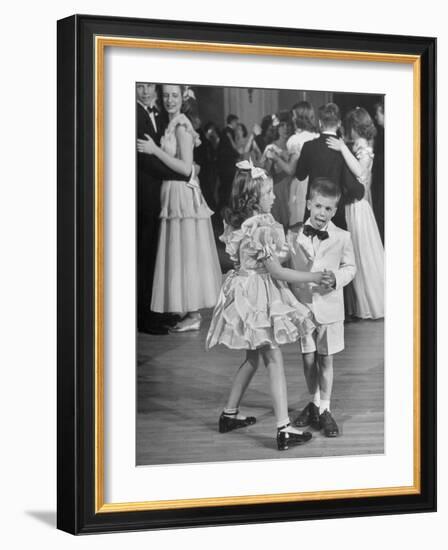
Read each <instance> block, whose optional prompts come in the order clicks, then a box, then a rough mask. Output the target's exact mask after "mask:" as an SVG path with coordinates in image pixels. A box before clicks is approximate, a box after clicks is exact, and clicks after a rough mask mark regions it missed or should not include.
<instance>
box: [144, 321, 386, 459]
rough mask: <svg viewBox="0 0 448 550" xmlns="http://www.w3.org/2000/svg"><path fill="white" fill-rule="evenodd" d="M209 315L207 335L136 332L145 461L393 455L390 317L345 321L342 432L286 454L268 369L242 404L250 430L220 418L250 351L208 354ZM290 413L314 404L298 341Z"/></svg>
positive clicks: (338, 406)
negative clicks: (387, 385) (279, 440)
mask: <svg viewBox="0 0 448 550" xmlns="http://www.w3.org/2000/svg"><path fill="white" fill-rule="evenodd" d="M209 316H210V313H208V315H205V316H204V322H203V325H202V328H201V330H200V331H199V332H190V333H184V334H172V335H166V336H152V335H147V334H139V335H138V338H137V355H138V363H137V422H136V426H137V434H136V464H137V465H153V464H181V463H199V462H222V461H228V460H238V461H239V460H251V459H252V460H262V459H263V460H264V459H274V458H287V457H294V458H299V457H322V456H344V455H366V454H382V453H383V452H384V322H383V321H382V320H380V321H358V322H351V323H346V325H345V344H346V346H345V350H344V351H343V352H341V353H339V354H337V355H336V356H335V362H334V370H335V378H334V387H333V398H332V403H331V408H332V412H333V414H334V416H335V418H336V420H337V422H338V424H339V428H340V430H341V436H340V437H338V438H331V439H330V438H325V437H324V436H323V435H322V434H320V433H319V432H313V438H312V440H311V441H310V442H309V443H307V444H305V445H303V446H300V447H295V448H291V449H290V450H288V451H285V452H279V451H278V450H277V447H276V441H275V435H276V427H275V418H274V415H273V411H272V406H271V400H270V395H269V386H268V376H267V372H266V371H265V369H264V368H262V367H260V368H259V370H258V372H257V373H256V374H255V376H254V379H253V381H252V384H251V386H249V388H248V390H247V392H246V395H245V396H244V398H243V401H242V404H241V412H242V413H244V414H247V415H251V416H256V417H257V423H256V424H255V425H253V426H250V427H248V428H243V429H240V430H235V431H232V432H229V433H227V434H220V433H218V430H217V423H218V417H219V414H220V412H221V410H222V408H223V406H224V404H225V402H226V398H227V394H228V392H229V389H230V386H231V382H232V378H233V375H234V374H235V372H236V370H237V368H238V365H239V364H240V363H241V362H242V360H243V357H244V352H241V351H231V350H228V349H227V348H225V347H223V346H219V347H216V348H213V349H212V350H211V351H208V352H206V351H205V350H204V341H205V336H206V332H207V328H208V325H209ZM282 350H283V356H284V362H285V370H286V379H287V384H288V402H289V408H290V415H291V417H292V418H294V416H295V415H297V413H298V411H299V410H300V409H301V408H302V407H303V406H305V405H306V403H307V402H308V394H307V391H306V385H305V379H304V377H303V372H302V362H301V357H300V355H299V353H298V350H297V346H296V345H287V346H283V347H282Z"/></svg>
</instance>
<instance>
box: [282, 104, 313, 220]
mask: <svg viewBox="0 0 448 550" xmlns="http://www.w3.org/2000/svg"><path fill="white" fill-rule="evenodd" d="M292 121H293V125H294V127H295V132H294V134H293V135H292V136H291V137H290V138H289V139H288V141H287V143H286V149H287V155H286V157H285V155H277V156H274V160H275V164H276V165H277V166H278V167H279V168H280V169H281V170H283V172H284V173H285V174H287V175H289V176H290V181H289V184H288V199H287V200H288V212H289V220H288V222H289V223H288V225H289V226H293V225H296V224H297V223H303V221H304V216H305V207H306V197H307V190H308V178H306V179H305V180H303V181H299V180H298V179H297V178H296V177H295V174H296V167H297V162H298V160H299V158H300V154H301V152H302V147H303V145H304V143H306V142H307V141H311V140H313V139H316V138H318V137H319V134H318V133H317V130H316V115H315V112H314V107H313V106H312V105H311V103H309V102H308V101H300V102H299V103H297V104H296V105H294V107H293V108H292Z"/></svg>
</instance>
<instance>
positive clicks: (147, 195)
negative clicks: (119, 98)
mask: <svg viewBox="0 0 448 550" xmlns="http://www.w3.org/2000/svg"><path fill="white" fill-rule="evenodd" d="M156 123H157V132H156V131H155V130H154V126H153V124H152V122H151V119H150V117H149V114H148V112H147V111H146V109H144V108H143V107H142V106H141V105H140V104H139V103H137V137H138V138H139V139H144V137H145V134H148V136H150V137H151V138H152V139H153V140H154V141H155V142H156V143H157V145H160V138H161V137H162V135H163V132H164V130H165V127H166V121H165V120H164V119H163V117H162V115H161V114H158V115H157V116H156ZM189 179H190V177H189V176H183V175H180V174H178V173H177V172H174V170H171V169H170V168H168V167H167V166H166V165H165V164H164V163H163V162H162V161H161V160H159V159H158V158H157V157H155V156H154V155H147V154H146V153H137V189H138V209H139V211H142V210H143V211H146V212H148V211H149V210H157V208H158V210H159V212H160V206H159V205H160V186H161V183H162V180H180V181H188V180H189ZM157 215H158V213H157Z"/></svg>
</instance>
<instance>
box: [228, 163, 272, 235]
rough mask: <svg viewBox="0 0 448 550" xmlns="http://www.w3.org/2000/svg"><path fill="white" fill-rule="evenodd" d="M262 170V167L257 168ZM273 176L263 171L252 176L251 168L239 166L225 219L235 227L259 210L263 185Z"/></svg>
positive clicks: (237, 227)
mask: <svg viewBox="0 0 448 550" xmlns="http://www.w3.org/2000/svg"><path fill="white" fill-rule="evenodd" d="M257 171H258V172H260V169H259V168H258V169H257ZM270 180H271V178H270V177H269V176H268V175H267V174H266V172H264V171H263V174H260V175H259V176H257V177H252V172H251V170H243V169H241V168H237V171H236V173H235V177H234V178H233V184H232V192H231V194H230V199H229V204H228V206H227V207H226V208H225V209H224V211H223V216H224V219H225V221H226V222H227V223H228V224H229V225H231V226H232V227H233V228H234V229H239V228H240V227H241V224H242V223H243V222H244V221H245V220H247V219H248V218H250V217H251V216H253V215H254V214H256V213H257V212H258V211H259V204H260V199H261V194H262V187H263V185H265V184H266V183H267V182H268V181H270Z"/></svg>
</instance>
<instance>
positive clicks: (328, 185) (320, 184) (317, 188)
mask: <svg viewBox="0 0 448 550" xmlns="http://www.w3.org/2000/svg"><path fill="white" fill-rule="evenodd" d="M315 195H322V196H323V197H331V198H333V199H337V200H338V201H339V199H340V198H341V188H340V187H339V185H338V184H337V183H334V181H331V180H330V179H328V178H315V179H313V181H312V182H311V185H310V194H309V198H310V199H312V198H313V197H314V196H315Z"/></svg>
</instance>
